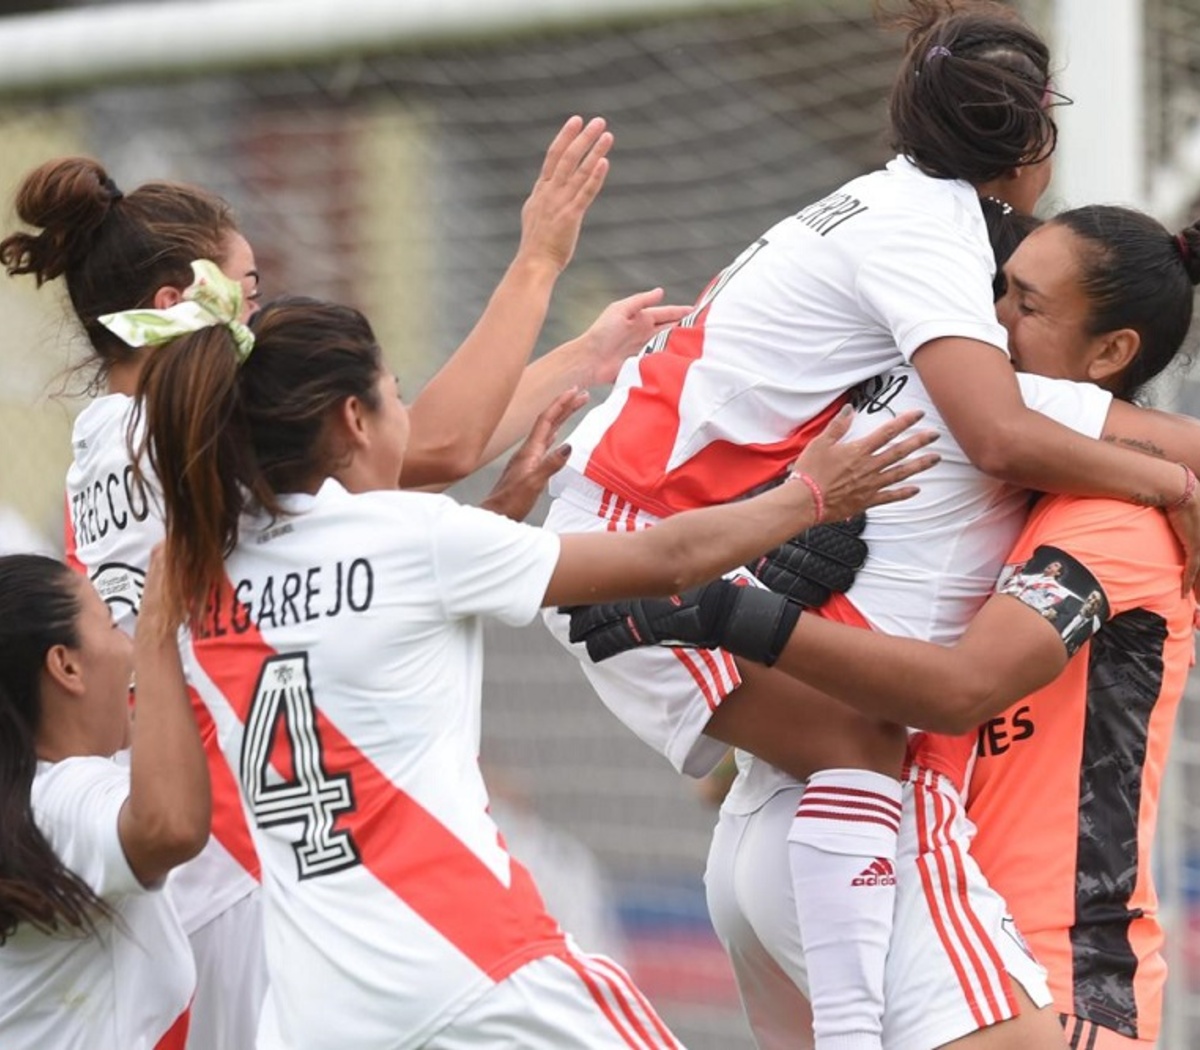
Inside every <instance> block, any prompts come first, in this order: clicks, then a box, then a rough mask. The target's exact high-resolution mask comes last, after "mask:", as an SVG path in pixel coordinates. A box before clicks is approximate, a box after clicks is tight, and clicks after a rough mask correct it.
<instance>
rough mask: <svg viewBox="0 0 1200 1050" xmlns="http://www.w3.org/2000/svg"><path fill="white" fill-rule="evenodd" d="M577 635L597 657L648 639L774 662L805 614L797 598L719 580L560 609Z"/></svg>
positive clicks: (575, 639) (573, 638) (597, 659)
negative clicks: (680, 589)
mask: <svg viewBox="0 0 1200 1050" xmlns="http://www.w3.org/2000/svg"><path fill="white" fill-rule="evenodd" d="M560 611H561V612H564V613H567V614H568V615H569V616H570V617H571V641H572V642H586V643H587V651H588V656H590V657H591V658H592V660H593V662H595V663H599V662H600V661H601V660H607V659H608V658H609V657H610V656H616V655H617V653H624V652H628V651H629V650H630V649H638V648H641V647H642V646H646V645H679V646H689V647H692V648H696V649H717V648H721V649H725V650H727V651H728V652H731V653H733V654H734V655H735V656H742V657H745V658H746V659H747V660H753V661H755V662H756V663H760V664H766V666H768V667H770V666H771V665H772V664H773V663H774V662H775V661H776V660H777V659H778V658H779V654H780V652H782V650H783V647H784V645H786V644H787V640H788V638H790V637H791V634H792V629H793V628H794V627H795V626H796V621H797V620H798V619H799V618H800V612H801V607H800V606H799V605H797V604H796V603H795V602H793V601H790V600H789V599H787V598H785V597H783V596H782V595H778V594H773V593H772V592H771V591H768V590H764V589H763V588H761V587H754V586H744V585H742V586H740V585H738V584H736V583H731V582H730V581H729V580H713V582H712V583H706V584H705V585H704V586H703V587H694V588H693V589H692V590H690V591H684V592H683V594H676V595H672V596H671V597H670V598H640V599H637V600H634V601H628V602H611V603H605V604H601V605H575V606H571V607H569V608H564V609H562V610H560Z"/></svg>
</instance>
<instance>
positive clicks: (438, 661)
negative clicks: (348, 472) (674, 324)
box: [188, 480, 565, 1050]
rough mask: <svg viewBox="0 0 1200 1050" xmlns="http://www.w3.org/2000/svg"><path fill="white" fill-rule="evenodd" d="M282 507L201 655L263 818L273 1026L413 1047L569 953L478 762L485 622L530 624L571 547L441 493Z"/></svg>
mask: <svg viewBox="0 0 1200 1050" xmlns="http://www.w3.org/2000/svg"><path fill="white" fill-rule="evenodd" d="M288 499H289V502H288V509H289V512H290V513H289V515H288V516H287V517H285V518H283V519H280V520H276V521H268V520H264V519H261V518H260V519H247V520H246V522H245V523H244V527H243V530H242V533H241V537H240V540H239V543H238V546H237V548H236V549H235V550H234V552H233V553H232V554H231V555H230V557H229V558H228V559H227V560H226V565H225V568H226V575H227V579H226V584H225V586H224V588H223V589H222V591H221V592H220V593H219V594H218V595H217V596H216V598H215V599H214V601H213V603H212V605H211V606H210V609H209V612H208V614H207V616H206V618H205V620H204V622H203V623H202V624H200V625H198V626H197V627H196V629H195V630H196V633H195V635H194V637H193V639H192V642H191V644H190V646H189V651H188V662H189V665H190V670H191V674H192V678H193V680H194V681H195V682H196V683H197V688H198V689H199V691H200V694H201V696H202V697H203V699H204V701H205V703H206V704H207V705H208V707H209V708H210V710H211V711H212V714H213V717H214V719H215V721H216V724H217V728H218V731H219V735H220V742H221V747H222V749H223V750H224V752H225V754H226V756H227V757H228V758H229V760H230V764H231V765H233V766H234V767H235V768H237V769H238V770H239V778H240V781H241V786H242V790H243V793H244V796H245V799H246V803H247V807H248V810H249V812H250V813H251V816H252V822H253V824H254V833H255V841H256V845H257V846H258V852H259V856H260V857H261V859H262V864H263V879H264V890H265V898H266V922H265V925H266V938H267V960H268V969H269V976H270V981H271V993H270V994H271V998H272V1000H273V1006H274V1009H273V1011H272V1014H273V1019H274V1021H275V1022H276V1023H277V1025H278V1028H279V1031H280V1036H281V1039H282V1043H283V1044H284V1045H287V1046H288V1047H290V1048H293V1050H298V1048H313V1050H324V1048H338V1050H340V1048H341V1047H345V1046H355V1047H359V1048H363V1050H369V1048H373V1047H379V1048H383V1047H387V1048H389V1050H398V1048H403V1047H415V1046H420V1045H421V1044H422V1043H423V1042H424V1041H425V1040H426V1039H428V1038H429V1037H430V1035H431V1034H432V1033H434V1032H436V1031H437V1030H438V1029H439V1028H441V1027H442V1026H443V1025H445V1024H446V1023H447V1022H448V1021H449V1020H450V1019H451V1018H452V1017H454V1015H455V1014H457V1013H458V1012H460V1011H461V1010H463V1009H464V1008H465V1007H466V1006H467V1005H468V1004H469V1003H471V1002H472V1001H474V1000H476V999H478V998H479V997H480V996H482V995H483V994H484V993H486V992H487V991H488V990H489V989H491V988H493V987H494V986H495V985H496V983H497V982H499V981H501V980H503V979H504V978H505V977H507V976H509V975H510V974H513V973H514V972H515V971H516V970H517V969H518V968H520V967H521V966H522V965H524V964H525V963H527V962H529V961H531V960H533V959H537V958H540V957H544V956H548V955H554V954H557V953H562V952H563V951H564V950H565V946H564V940H563V936H562V934H561V931H560V930H559V929H558V927H557V924H556V923H555V922H554V921H553V919H551V918H550V917H549V916H548V915H547V914H546V912H545V909H544V907H543V906H542V902H541V900H540V898H539V896H538V893H537V890H536V889H535V888H534V885H533V883H532V881H531V879H530V878H529V876H528V874H527V873H526V871H525V870H524V869H523V868H522V867H521V866H520V865H519V864H516V863H515V862H514V861H513V860H512V858H511V857H510V856H509V854H508V852H507V851H506V849H505V848H504V844H503V842H502V841H501V839H500V836H499V834H498V832H497V830H496V826H495V824H494V823H493V822H492V820H491V818H490V816H489V815H488V812H487V805H488V802H487V794H486V791H485V788H484V784H483V780H482V777H481V775H480V772H479V766H478V749H479V732H480V691H481V680H482V658H483V643H482V625H481V621H480V619H479V618H480V617H481V616H494V617H497V618H499V619H501V620H503V621H505V622H507V623H511V624H522V623H526V622H528V621H529V620H531V619H532V618H533V616H534V615H535V613H536V612H537V610H538V608H539V606H540V604H541V601H542V598H543V596H544V594H545V590H546V586H547V584H548V581H549V579H550V575H551V573H552V572H553V569H554V566H555V564H556V563H557V560H558V551H559V541H558V538H557V537H556V536H555V535H553V534H552V533H548V532H544V531H542V530H540V529H535V528H531V527H529V526H525V525H519V524H516V523H514V522H510V521H508V520H506V519H504V518H501V517H498V516H497V515H493V514H490V513H488V512H486V511H481V510H477V509H474V508H470V507H461V506H459V505H458V504H457V503H455V502H454V501H453V500H451V499H449V498H448V497H445V496H435V495H430V494H425V493H414V492H371V493H365V494H358V495H351V494H349V493H347V492H346V491H345V489H343V488H342V487H341V486H340V485H339V484H338V483H337V482H335V481H332V480H331V481H327V482H326V483H325V484H324V486H323V487H322V488H321V490H320V491H319V492H318V493H317V494H316V495H315V496H294V497H289V498H288Z"/></svg>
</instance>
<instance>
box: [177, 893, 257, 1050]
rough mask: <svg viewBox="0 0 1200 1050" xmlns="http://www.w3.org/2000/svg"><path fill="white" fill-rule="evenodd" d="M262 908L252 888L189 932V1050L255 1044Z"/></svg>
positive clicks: (223, 1049) (219, 1049) (220, 1049)
mask: <svg viewBox="0 0 1200 1050" xmlns="http://www.w3.org/2000/svg"><path fill="white" fill-rule="evenodd" d="M262 913H263V909H262V892H261V891H260V890H255V891H254V892H253V893H251V894H250V895H249V896H247V897H243V898H242V899H241V900H240V901H238V902H237V904H235V905H233V907H232V908H227V909H226V910H225V911H224V912H222V913H221V914H220V915H219V916H218V917H217V918H215V919H213V920H212V921H211V922H209V923H208V924H207V925H205V926H202V927H201V928H200V929H198V930H197V931H196V932H195V933H193V934H192V935H191V936H190V937H189V938H188V939H189V940H190V941H191V944H192V954H193V955H194V956H195V959H196V995H195V998H194V999H193V1000H192V1017H191V1025H190V1027H189V1028H188V1039H187V1046H188V1050H242V1048H244V1047H252V1046H254V1040H255V1032H256V1031H257V1030H258V1022H259V1014H260V1013H261V1011H262V1004H263V997H264V996H265V995H266V990H267V959H266V950H265V944H264V941H263V914H262Z"/></svg>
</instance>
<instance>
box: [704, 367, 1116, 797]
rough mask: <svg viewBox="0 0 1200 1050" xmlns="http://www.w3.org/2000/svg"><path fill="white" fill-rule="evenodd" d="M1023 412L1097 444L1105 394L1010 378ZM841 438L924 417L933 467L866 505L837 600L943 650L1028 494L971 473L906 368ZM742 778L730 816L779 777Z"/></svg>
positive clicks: (982, 586) (988, 588) (988, 587)
mask: <svg viewBox="0 0 1200 1050" xmlns="http://www.w3.org/2000/svg"><path fill="white" fill-rule="evenodd" d="M1017 380H1018V382H1019V383H1020V386H1021V394H1022V396H1023V397H1024V400H1025V404H1026V405H1027V406H1028V407H1029V408H1032V409H1034V410H1035V411H1038V412H1041V413H1042V414H1043V415H1046V416H1048V417H1050V418H1051V419H1054V420H1056V421H1057V422H1059V423H1062V424H1063V425H1064V426H1066V427H1069V428H1070V429H1071V430H1074V431H1076V432H1077V433H1080V434H1083V435H1084V436H1085V437H1089V438H1098V437H1100V435H1101V434H1102V433H1103V431H1104V422H1105V420H1106V419H1107V417H1108V409H1109V406H1110V405H1111V404H1112V395H1111V394H1110V393H1108V392H1107V391H1105V390H1101V389H1100V388H1099V387H1097V386H1093V385H1092V384H1090V383H1074V382H1071V381H1069V380H1065V379H1047V378H1046V377H1044V376H1035V375H1029V374H1027V373H1018V374H1017ZM868 386H869V389H867V390H865V392H864V400H863V403H862V405H861V407H860V410H859V412H858V414H857V415H856V416H855V419H854V423H853V424H852V425H851V428H850V434H849V438H854V437H862V436H863V435H864V434H866V433H868V432H869V431H870V430H872V429H874V428H875V427H876V426H877V425H878V424H879V423H881V422H882V421H883V420H884V419H887V418H891V417H892V416H894V415H899V414H900V413H902V412H907V411H911V410H913V409H920V410H922V411H924V412H925V418H924V419H923V420H922V421H921V426H923V427H929V428H931V429H935V430H938V431H939V432H940V433H941V437H940V438H939V439H938V441H937V443H936V444H935V445H934V446H933V449H934V450H936V451H937V452H938V453H939V455H940V456H941V460H940V462H938V463H937V465H936V466H934V467H933V468H932V469H930V470H927V471H926V472H925V473H924V474H922V475H920V477H918V478H916V479H915V481H916V483H917V484H918V485H919V486H920V489H921V491H920V492H919V493H918V494H917V495H916V496H914V497H913V498H912V499H909V500H904V501H902V502H900V503H888V504H885V505H883V506H880V507H874V508H872V509H871V510H870V511H869V512H868V513H867V525H866V528H865V529H864V530H863V539H864V540H865V541H866V543H867V546H868V548H869V550H870V555H869V557H868V558H867V561H866V564H865V565H864V566H863V567H862V568H861V569H860V570H859V572H858V575H857V576H856V577H855V580H854V585H853V586H852V587H851V588H850V590H849V591H848V592H847V593H846V597H847V598H848V599H849V600H850V602H851V604H852V605H853V606H854V607H855V609H857V610H858V611H859V612H860V613H861V614H862V615H863V617H864V618H865V619H866V620H867V622H868V623H869V624H870V626H871V627H873V628H874V629H876V630H879V631H884V632H886V633H887V634H894V635H898V636H900V637H903V638H918V639H921V640H923V641H932V642H938V643H940V644H943V645H947V644H952V643H953V642H955V641H957V640H958V638H959V637H961V635H962V633H963V631H965V630H966V628H967V625H968V624H969V623H970V622H971V618H972V617H973V616H974V615H975V613H976V612H978V610H979V608H980V607H981V606H982V605H983V603H984V602H985V601H986V600H987V599H988V597H989V596H990V595H991V594H992V592H993V591H994V589H995V587H996V578H997V577H998V575H999V574H1000V571H1001V569H1002V568H1003V567H1004V560H1005V558H1006V557H1007V556H1008V553H1009V551H1010V550H1011V549H1012V546H1013V544H1014V543H1015V542H1016V539H1017V536H1018V535H1020V532H1021V529H1022V528H1023V527H1024V524H1025V519H1026V517H1027V516H1028V513H1029V502H1030V499H1031V494H1030V493H1029V492H1028V491H1027V490H1025V489H1020V488H1016V487H1015V486H1013V485H1009V484H1006V483H1005V482H1002V481H998V480H996V479H995V478H991V477H989V476H988V475H986V474H984V473H982V472H981V471H979V470H977V469H976V468H975V467H974V466H973V465H972V464H971V462H970V460H968V459H967V456H966V453H964V452H963V450H962V449H961V448H960V447H959V444H958V442H956V441H955V440H954V437H953V435H951V434H950V432H949V430H948V429H947V428H946V425H945V423H944V422H943V421H942V418H941V415H940V414H939V413H938V410H937V407H936V406H935V405H934V403H933V400H932V399H931V398H930V397H929V394H928V393H927V391H926V390H925V387H924V385H923V384H922V383H921V380H920V377H919V376H918V375H917V373H916V370H915V369H914V368H913V367H912V366H911V365H902V366H900V367H899V368H896V369H893V370H892V371H891V372H889V373H888V374H887V375H884V376H881V377H880V378H879V379H878V380H875V381H874V382H873V383H871V384H869V385H868ZM739 767H740V770H741V775H740V776H739V778H738V780H737V781H736V782H735V784H734V788H733V789H732V790H731V791H730V795H729V801H728V804H729V805H730V807H731V808H732V810H733V811H735V812H740V813H747V812H752V811H753V810H754V809H756V808H757V807H758V806H760V805H761V804H762V802H763V801H764V800H765V799H766V798H768V797H770V795H771V794H772V793H774V791H776V790H778V789H779V787H780V786H782V785H785V784H788V783H793V781H791V780H790V779H789V778H788V777H787V776H786V775H785V774H783V773H780V772H779V771H778V770H776V769H774V768H773V767H771V766H769V765H768V764H767V763H765V762H761V761H759V760H753V761H751V759H750V756H748V755H747V756H741V755H739Z"/></svg>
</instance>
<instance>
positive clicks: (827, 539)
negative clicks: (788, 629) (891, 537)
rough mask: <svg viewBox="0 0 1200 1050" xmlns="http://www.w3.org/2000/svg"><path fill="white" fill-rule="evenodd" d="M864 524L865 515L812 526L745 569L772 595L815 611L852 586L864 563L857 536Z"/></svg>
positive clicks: (862, 547) (862, 544)
mask: <svg viewBox="0 0 1200 1050" xmlns="http://www.w3.org/2000/svg"><path fill="white" fill-rule="evenodd" d="M866 523H867V519H866V515H863V514H859V515H858V516H857V517H854V518H850V519H849V520H847V521H839V522H834V523H831V524H828V525H814V526H813V527H812V528H810V529H806V530H805V531H804V532H802V533H800V534H799V535H798V536H795V537H793V538H792V539H790V540H788V541H787V543H785V544H783V545H782V546H781V547H776V548H775V549H774V550H773V551H768V552H767V553H766V554H764V555H763V556H762V557H761V558H756V559H755V560H754V561H752V562H751V563H750V564H749V565H747V566H746V568H748V569H749V570H750V571H751V572H752V573H753V574H754V575H755V576H756V577H757V578H758V579H759V580H760V581H761V582H762V583H763V584H765V585H766V586H767V587H769V588H770V589H771V590H773V591H774V592H775V593H776V594H782V595H786V596H787V597H788V598H791V599H792V600H793V601H796V602H799V603H800V604H801V605H803V606H804V607H805V608H806V609H815V608H816V607H817V606H819V605H824V604H825V603H826V602H827V601H829V596H830V595H831V594H844V593H845V592H846V591H848V590H849V589H850V585H851V584H852V583H854V577H855V575H856V574H857V572H858V570H859V569H860V568H862V565H863V562H865V561H866V560H867V544H866V542H865V541H864V540H863V539H862V536H861V533H862V530H863V527H864V526H865V525H866Z"/></svg>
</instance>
